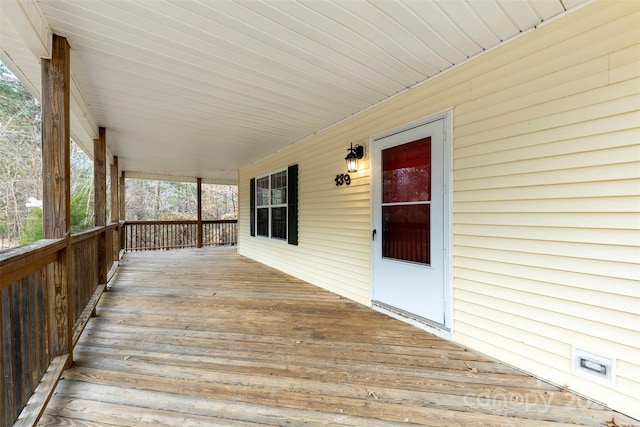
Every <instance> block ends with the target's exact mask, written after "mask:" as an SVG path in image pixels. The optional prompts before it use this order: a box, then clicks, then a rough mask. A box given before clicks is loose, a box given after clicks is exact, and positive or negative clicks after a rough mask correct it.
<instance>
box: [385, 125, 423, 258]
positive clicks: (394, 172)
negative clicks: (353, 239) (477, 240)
mask: <svg viewBox="0 0 640 427" xmlns="http://www.w3.org/2000/svg"><path fill="white" fill-rule="evenodd" d="M430 246H431V137H427V138H423V139H419V140H417V141H413V142H409V143H406V144H402V145H398V146H395V147H391V148H387V149H385V150H382V257H383V258H391V259H397V260H402V261H409V262H416V263H420V264H431V250H430Z"/></svg>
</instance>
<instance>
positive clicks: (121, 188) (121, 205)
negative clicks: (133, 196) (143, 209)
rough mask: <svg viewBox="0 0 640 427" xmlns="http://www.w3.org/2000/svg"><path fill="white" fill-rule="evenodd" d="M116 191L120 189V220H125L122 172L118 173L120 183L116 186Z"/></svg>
mask: <svg viewBox="0 0 640 427" xmlns="http://www.w3.org/2000/svg"><path fill="white" fill-rule="evenodd" d="M118 191H120V203H119V204H120V221H124V220H126V213H127V211H126V209H125V202H126V200H125V180H124V172H122V175H120V185H119V186H118Z"/></svg>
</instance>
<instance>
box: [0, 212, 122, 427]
mask: <svg viewBox="0 0 640 427" xmlns="http://www.w3.org/2000/svg"><path fill="white" fill-rule="evenodd" d="M122 229H124V223H112V224H109V225H107V226H104V227H94V228H91V229H89V230H85V231H83V232H80V233H75V234H73V235H72V236H69V237H68V238H62V239H49V240H40V241H38V242H35V243H32V244H30V245H26V246H23V247H20V248H15V249H12V250H9V251H6V252H3V253H0V320H1V321H2V324H1V325H2V327H0V375H1V376H2V378H3V379H4V387H3V389H2V390H0V425H11V424H13V423H14V422H15V424H16V425H32V424H34V423H35V422H37V420H38V419H39V418H40V416H41V414H42V412H43V410H44V407H45V405H46V403H47V402H48V400H49V398H50V396H51V394H52V393H53V390H54V389H55V386H56V384H57V382H58V380H59V378H60V375H61V373H62V370H63V368H64V366H65V365H67V364H68V361H70V360H72V357H71V353H68V354H56V353H55V352H54V351H53V350H52V348H54V346H53V345H51V342H52V341H51V340H53V339H58V338H59V337H54V336H52V334H51V331H52V330H58V331H60V330H62V333H63V334H65V335H67V336H68V337H69V341H70V342H72V345H75V342H76V341H77V338H78V337H79V335H80V333H81V331H82V330H83V329H84V326H85V325H86V323H87V322H88V320H89V317H90V316H91V313H94V312H95V311H94V310H95V306H96V304H97V303H98V300H99V298H100V295H101V294H102V292H103V290H104V289H105V288H106V283H100V277H99V274H98V266H99V265H100V264H102V265H105V266H106V268H107V269H108V270H111V271H112V270H114V269H115V266H116V265H117V262H118V259H119V254H120V253H121V249H122V248H123V247H122V243H123V242H122V240H121V239H120V231H121V230H122ZM100 240H102V241H104V242H105V245H104V247H105V248H106V250H103V251H100V250H99V249H98V248H99V247H100V246H99V241H100ZM65 253H69V254H70V257H71V261H70V263H69V264H70V265H69V264H67V263H66V262H61V260H63V259H66V255H64V254H65ZM103 258H104V259H103ZM60 275H62V276H65V277H68V282H69V284H68V285H66V286H67V291H66V298H67V300H68V301H69V305H68V307H70V311H71V314H70V317H69V319H68V321H67V319H66V318H64V317H62V318H61V317H60V316H59V315H58V312H57V309H58V308H59V304H60V301H56V298H52V297H51V295H50V294H51V288H52V286H53V283H54V282H53V281H54V280H60V277H61V276H60ZM103 280H104V282H106V278H104V279H103ZM56 283H59V282H56ZM65 304H66V303H65ZM54 326H55V327H54Z"/></svg>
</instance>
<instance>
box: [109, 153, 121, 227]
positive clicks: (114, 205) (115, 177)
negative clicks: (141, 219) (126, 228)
mask: <svg viewBox="0 0 640 427" xmlns="http://www.w3.org/2000/svg"><path fill="white" fill-rule="evenodd" d="M109 178H110V180H111V222H118V221H120V192H119V188H118V187H119V186H120V170H119V169H118V157H117V156H113V164H112V165H111V168H110V171H109Z"/></svg>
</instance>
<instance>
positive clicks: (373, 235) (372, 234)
mask: <svg viewBox="0 0 640 427" xmlns="http://www.w3.org/2000/svg"><path fill="white" fill-rule="evenodd" d="M376 234H378V230H376V229H375V228H374V229H373V232H372V233H371V240H376Z"/></svg>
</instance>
